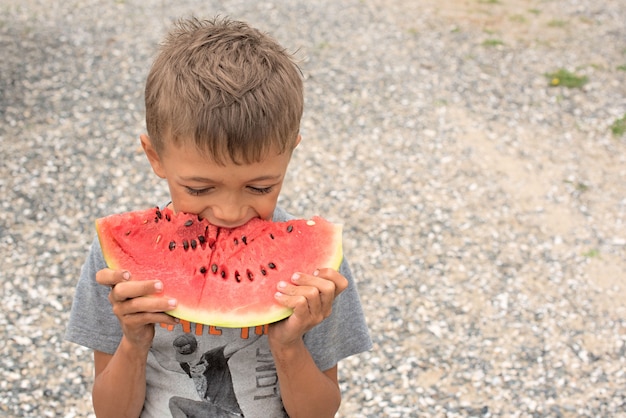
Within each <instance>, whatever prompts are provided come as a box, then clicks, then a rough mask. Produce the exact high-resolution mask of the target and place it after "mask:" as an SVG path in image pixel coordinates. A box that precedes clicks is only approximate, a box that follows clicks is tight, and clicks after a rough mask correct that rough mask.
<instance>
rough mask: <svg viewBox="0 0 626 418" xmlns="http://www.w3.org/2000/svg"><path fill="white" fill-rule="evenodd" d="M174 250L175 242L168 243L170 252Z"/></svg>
mask: <svg viewBox="0 0 626 418" xmlns="http://www.w3.org/2000/svg"><path fill="white" fill-rule="evenodd" d="M174 248H176V242H174V241H170V251H173V250H174Z"/></svg>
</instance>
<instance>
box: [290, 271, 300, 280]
mask: <svg viewBox="0 0 626 418" xmlns="http://www.w3.org/2000/svg"><path fill="white" fill-rule="evenodd" d="M299 278H300V274H298V273H294V274H293V276H291V280H293V281H294V282H295V281H297V280H298V279H299Z"/></svg>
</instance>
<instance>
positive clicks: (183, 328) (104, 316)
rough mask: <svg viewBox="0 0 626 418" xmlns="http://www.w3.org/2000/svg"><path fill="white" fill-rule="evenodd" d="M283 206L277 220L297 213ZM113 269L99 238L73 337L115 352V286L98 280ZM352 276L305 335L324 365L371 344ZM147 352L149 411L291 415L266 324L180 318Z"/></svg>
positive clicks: (73, 319) (75, 310)
mask: <svg viewBox="0 0 626 418" xmlns="http://www.w3.org/2000/svg"><path fill="white" fill-rule="evenodd" d="M292 218H293V217H292V216H290V215H288V214H287V213H286V212H284V211H283V210H282V209H280V208H277V209H276V211H275V212H274V221H285V220H288V219H292ZM103 268H106V263H105V261H104V258H103V256H102V250H101V248H100V244H99V242H98V240H97V239H95V240H94V242H93V244H92V247H91V251H90V252H89V256H88V258H87V260H86V262H85V264H84V266H83V269H82V271H81V276H80V279H79V281H78V285H77V287H76V294H75V297H74V302H73V305H72V311H71V315H70V321H69V324H68V327H67V332H66V336H65V337H66V339H67V340H69V341H71V342H74V343H77V344H80V345H83V346H85V347H89V348H91V349H93V350H97V351H102V352H105V353H109V354H113V353H114V352H115V350H116V349H117V347H118V345H119V342H120V340H121V338H122V330H121V328H120V324H119V322H118V320H117V318H116V317H115V315H114V314H113V312H112V309H111V305H110V303H109V300H108V295H109V290H110V289H109V288H108V287H106V286H102V285H99V284H98V283H97V282H96V279H95V277H96V273H97V272H98V271H99V270H102V269H103ZM339 271H340V272H341V274H343V275H344V276H345V277H346V278H347V279H348V282H349V286H348V288H347V289H346V290H345V291H344V292H342V293H341V294H340V295H339V296H338V297H337V299H335V302H334V305H333V311H332V314H331V316H330V317H328V318H327V319H325V320H324V321H323V322H322V323H321V324H319V325H317V326H316V327H315V328H313V329H312V330H311V331H309V332H308V333H307V334H306V335H305V336H304V342H305V344H306V346H307V348H308V350H309V351H310V352H311V355H312V356H313V359H314V360H315V363H316V364H317V366H318V367H319V368H320V370H327V369H329V368H331V367H333V366H335V365H336V364H337V363H338V362H339V360H341V359H343V358H346V357H349V356H351V355H354V354H357V353H360V352H363V351H366V350H369V349H370V348H371V346H372V343H371V340H370V337H369V333H368V330H367V325H366V323H365V318H364V315H363V310H362V307H361V303H360V300H359V296H358V293H357V290H356V287H355V283H354V280H353V277H352V273H351V272H350V268H349V267H348V264H347V262H346V260H345V259H344V261H343V263H342V264H341V267H340V269H339ZM155 328H156V333H155V337H154V341H153V343H152V348H151V349H150V353H149V355H148V364H147V370H146V382H147V391H146V400H145V403H144V409H143V412H142V414H141V416H142V417H158V418H162V417H168V416H172V417H263V418H267V417H272V418H273V417H285V416H287V414H286V413H285V410H284V408H283V405H282V401H281V398H280V393H279V387H278V377H277V375H276V366H275V365H274V360H273V358H272V353H271V352H270V349H269V344H268V340H267V335H266V333H267V326H259V327H251V328H243V329H232V328H217V327H212V326H207V325H201V324H194V323H189V322H185V321H181V323H180V324H178V325H176V326H175V327H165V326H161V325H155Z"/></svg>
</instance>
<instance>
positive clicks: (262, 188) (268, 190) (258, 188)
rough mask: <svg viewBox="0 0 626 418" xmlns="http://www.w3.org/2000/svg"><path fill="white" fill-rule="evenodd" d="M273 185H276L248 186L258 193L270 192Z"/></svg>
mask: <svg viewBox="0 0 626 418" xmlns="http://www.w3.org/2000/svg"><path fill="white" fill-rule="evenodd" d="M273 187H274V186H269V187H253V186H248V190H250V191H251V192H252V193H256V194H268V193H269V192H271V191H272V188H273Z"/></svg>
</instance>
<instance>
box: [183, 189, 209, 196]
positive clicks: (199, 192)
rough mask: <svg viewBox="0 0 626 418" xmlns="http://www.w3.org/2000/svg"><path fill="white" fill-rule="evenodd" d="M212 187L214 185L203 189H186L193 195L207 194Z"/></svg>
mask: <svg viewBox="0 0 626 418" xmlns="http://www.w3.org/2000/svg"><path fill="white" fill-rule="evenodd" d="M212 189H213V187H204V188H202V189H194V188H192V187H185V191H186V192H187V193H189V194H190V195H192V196H200V195H203V194H206V193H208V192H210V191H211V190H212Z"/></svg>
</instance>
